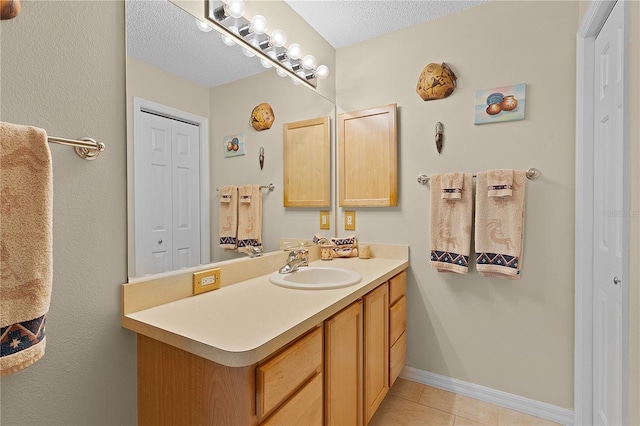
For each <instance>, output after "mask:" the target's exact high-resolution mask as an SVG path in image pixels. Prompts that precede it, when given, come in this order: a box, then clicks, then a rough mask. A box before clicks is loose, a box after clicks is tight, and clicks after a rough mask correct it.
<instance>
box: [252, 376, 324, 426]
mask: <svg viewBox="0 0 640 426" xmlns="http://www.w3.org/2000/svg"><path fill="white" fill-rule="evenodd" d="M323 377H324V375H323V374H322V373H318V374H316V376H315V377H314V378H313V379H311V381H310V382H309V383H307V384H306V385H305V386H304V387H303V388H302V389H300V391H298V392H297V393H296V394H295V395H293V396H292V397H291V399H290V400H288V401H287V403H286V404H284V405H283V406H282V407H281V408H280V409H278V411H276V412H275V413H273V415H272V416H271V417H269V418H268V419H267V420H266V421H265V422H264V423H261V425H263V426H266V425H269V426H273V425H308V426H315V425H317V426H322V420H323V418H322V413H323V411H324V400H323V390H322V382H323V380H322V379H323Z"/></svg>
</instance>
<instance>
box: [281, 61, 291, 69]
mask: <svg viewBox="0 0 640 426" xmlns="http://www.w3.org/2000/svg"><path fill="white" fill-rule="evenodd" d="M282 66H283V67H285V68H287V69H290V70H292V69H293V65H292V64H291V61H289V60H285V61H282Z"/></svg>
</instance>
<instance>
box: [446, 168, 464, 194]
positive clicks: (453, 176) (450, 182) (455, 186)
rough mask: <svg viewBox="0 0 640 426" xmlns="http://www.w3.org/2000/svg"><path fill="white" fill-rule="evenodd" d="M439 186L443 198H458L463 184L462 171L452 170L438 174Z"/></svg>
mask: <svg viewBox="0 0 640 426" xmlns="http://www.w3.org/2000/svg"><path fill="white" fill-rule="evenodd" d="M440 186H441V187H442V189H441V191H442V194H441V195H440V198H442V199H443V200H460V199H461V198H462V189H463V188H462V187H463V186H464V173H461V172H452V173H445V174H443V175H440Z"/></svg>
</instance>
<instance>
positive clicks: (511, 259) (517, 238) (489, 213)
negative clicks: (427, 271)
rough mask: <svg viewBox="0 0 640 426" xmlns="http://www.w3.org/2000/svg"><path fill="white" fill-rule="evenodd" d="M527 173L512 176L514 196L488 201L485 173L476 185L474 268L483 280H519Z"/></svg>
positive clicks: (519, 172)
mask: <svg viewBox="0 0 640 426" xmlns="http://www.w3.org/2000/svg"><path fill="white" fill-rule="evenodd" d="M525 180H526V172H525V171H523V170H516V171H514V172H513V195H512V196H511V197H489V196H488V193H487V191H484V190H481V189H482V188H486V187H487V173H486V172H482V173H478V180H477V182H476V185H477V188H478V190H477V191H476V233H475V242H476V268H477V269H478V272H479V273H480V275H482V276H485V277H495V278H505V279H510V280H517V279H520V268H521V267H522V246H523V238H524V192H525V191H524V190H525Z"/></svg>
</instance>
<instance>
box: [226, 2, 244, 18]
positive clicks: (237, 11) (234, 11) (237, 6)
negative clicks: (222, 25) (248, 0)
mask: <svg viewBox="0 0 640 426" xmlns="http://www.w3.org/2000/svg"><path fill="white" fill-rule="evenodd" d="M224 11H225V13H227V15H229V16H233V17H234V18H241V17H242V15H244V2H243V1H242V0H231V1H230V2H229V4H227V5H226V6H225V7H224Z"/></svg>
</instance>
